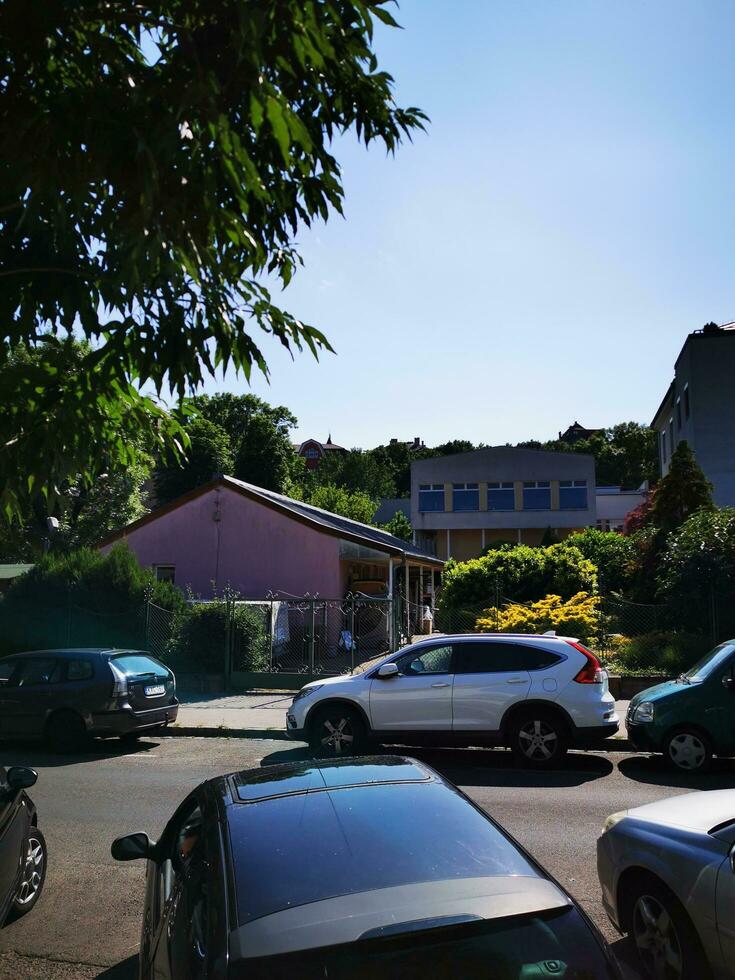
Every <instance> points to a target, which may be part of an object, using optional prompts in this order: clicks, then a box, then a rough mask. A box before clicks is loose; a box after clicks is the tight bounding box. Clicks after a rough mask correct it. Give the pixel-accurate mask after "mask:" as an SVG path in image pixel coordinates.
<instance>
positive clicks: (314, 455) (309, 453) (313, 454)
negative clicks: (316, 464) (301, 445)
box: [304, 446, 319, 459]
mask: <svg viewBox="0 0 735 980" xmlns="http://www.w3.org/2000/svg"><path fill="white" fill-rule="evenodd" d="M304 456H306V458H307V459H319V450H318V449H317V448H316V446H309V448H308V449H307V450H306V451H305V453H304Z"/></svg>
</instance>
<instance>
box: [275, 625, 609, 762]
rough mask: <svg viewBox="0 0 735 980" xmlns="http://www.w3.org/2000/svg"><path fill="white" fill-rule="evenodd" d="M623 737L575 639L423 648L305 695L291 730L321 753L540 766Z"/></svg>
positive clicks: (468, 641)
mask: <svg viewBox="0 0 735 980" xmlns="http://www.w3.org/2000/svg"><path fill="white" fill-rule="evenodd" d="M617 730H618V716H617V714H616V712H615V701H614V700H613V697H612V695H611V694H610V693H609V691H608V684H607V673H606V671H604V670H603V669H602V667H601V666H600V663H599V661H598V660H597V658H596V657H595V656H594V655H593V654H592V653H590V651H589V650H587V649H585V647H584V646H583V645H582V644H581V643H580V642H579V641H578V640H576V639H573V638H571V637H563V636H556V635H555V634H545V635H544V636H529V635H510V634H505V633H504V634H492V635H489V634H479V635H475V634H462V635H458V636H441V637H432V638H427V639H425V640H420V641H419V642H417V643H414V644H412V645H411V646H408V647H405V648H404V649H402V650H399V651H398V652H397V653H393V654H391V655H389V656H386V657H384V658H382V659H380V660H378V661H373V662H371V663H369V664H365V665H363V667H362V668H359V669H358V670H357V671H355V672H354V673H353V674H349V675H342V676H340V677H330V678H325V679H323V680H318V681H314V682H312V683H311V684H307V685H306V686H305V687H303V688H302V689H301V690H300V691H299V693H298V694H297V695H296V697H295V698H294V699H293V703H292V705H291V707H290V708H289V709H288V711H287V713H286V732H287V734H288V735H289V736H290V737H291V738H293V739H298V740H301V741H306V742H308V743H309V745H310V746H311V748H312V750H313V751H314V752H316V753H321V754H335V755H339V754H342V753H343V752H359V751H362V750H363V749H364V748H365V746H366V744H367V743H368V742H369V741H371V740H372V741H377V742H394V743H395V742H397V743H400V744H403V745H425V744H440V745H507V746H509V747H510V748H512V749H513V751H514V752H515V753H516V755H517V756H518V758H519V759H520V760H521V761H522V762H524V763H525V764H527V765H531V766H535V767H544V766H553V765H555V764H557V763H558V762H560V761H561V759H562V758H563V756H564V754H565V753H566V750H567V748H569V747H570V746H572V745H575V746H580V747H591V746H594V745H596V744H599V743H600V742H601V741H602V740H604V739H605V738H609V737H610V736H611V735H614V734H615V733H616V732H617Z"/></svg>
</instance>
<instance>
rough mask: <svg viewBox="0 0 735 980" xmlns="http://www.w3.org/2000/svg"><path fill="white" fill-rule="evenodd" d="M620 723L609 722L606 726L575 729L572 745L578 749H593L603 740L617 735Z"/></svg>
mask: <svg viewBox="0 0 735 980" xmlns="http://www.w3.org/2000/svg"><path fill="white" fill-rule="evenodd" d="M619 728H620V723H619V722H617V721H613V722H609V723H608V724H606V725H593V726H592V727H584V728H575V729H574V732H573V733H572V744H573V745H575V746H576V747H577V748H580V749H589V748H594V747H595V746H596V745H600V743H601V742H604V741H605V739H608V738H612V736H613V735H617V733H618V729H619Z"/></svg>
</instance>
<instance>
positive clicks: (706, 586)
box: [657, 507, 735, 628]
mask: <svg viewBox="0 0 735 980" xmlns="http://www.w3.org/2000/svg"><path fill="white" fill-rule="evenodd" d="M657 581H658V588H659V594H660V596H661V597H663V598H666V599H668V600H670V601H672V602H674V603H675V605H676V608H677V610H679V611H680V612H682V613H683V614H684V615H685V617H686V618H688V620H690V621H691V622H690V625H692V626H693V628H701V626H702V619H703V618H704V617H703V612H704V611H705V610H706V611H707V612H709V601H710V599H711V597H712V595H713V594H715V595H727V596H728V606H731V605H732V600H731V598H730V596H731V595H732V593H733V590H735V508H732V507H725V508H723V509H722V510H699V511H697V513H695V514H693V515H692V516H691V517H689V518H688V519H687V520H686V521H684V523H683V524H682V525H681V526H680V527H679V528H678V529H677V530H676V531H674V532H673V533H672V534H670V535H669V537H668V539H667V541H666V545H665V547H664V549H663V551H662V553H661V557H660V561H659V567H658V573H657ZM697 619H698V620H699V622H696V621H695V620H697Z"/></svg>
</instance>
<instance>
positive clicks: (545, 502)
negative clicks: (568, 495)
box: [523, 480, 551, 510]
mask: <svg viewBox="0 0 735 980" xmlns="http://www.w3.org/2000/svg"><path fill="white" fill-rule="evenodd" d="M523 509H524V510H551V483H550V482H549V481H548V480H531V481H528V482H526V483H524V484H523Z"/></svg>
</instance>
